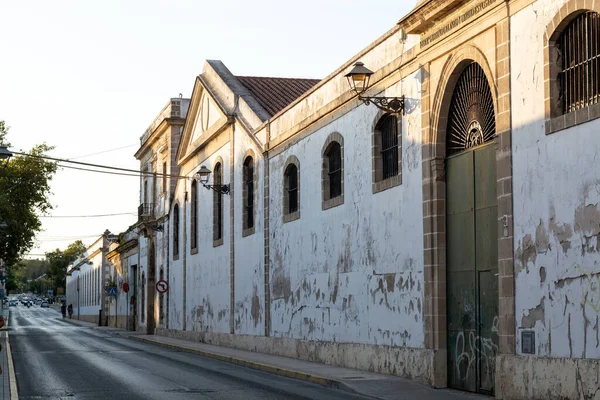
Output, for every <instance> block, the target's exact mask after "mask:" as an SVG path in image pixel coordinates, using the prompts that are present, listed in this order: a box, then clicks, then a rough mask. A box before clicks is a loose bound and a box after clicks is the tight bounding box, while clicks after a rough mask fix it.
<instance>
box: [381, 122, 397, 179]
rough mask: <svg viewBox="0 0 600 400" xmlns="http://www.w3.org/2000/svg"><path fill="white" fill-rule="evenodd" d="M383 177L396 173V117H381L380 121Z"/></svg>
mask: <svg viewBox="0 0 600 400" xmlns="http://www.w3.org/2000/svg"><path fill="white" fill-rule="evenodd" d="M379 132H380V134H381V162H382V172H383V179H387V178H390V177H392V176H396V175H398V118H396V117H395V116H393V115H387V116H385V117H383V120H382V121H381V122H380V126H379Z"/></svg>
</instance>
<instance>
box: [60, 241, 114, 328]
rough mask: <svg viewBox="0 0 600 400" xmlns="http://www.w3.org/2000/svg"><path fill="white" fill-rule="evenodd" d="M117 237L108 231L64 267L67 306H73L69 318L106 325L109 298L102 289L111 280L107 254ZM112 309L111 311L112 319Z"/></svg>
mask: <svg viewBox="0 0 600 400" xmlns="http://www.w3.org/2000/svg"><path fill="white" fill-rule="evenodd" d="M115 240H117V236H116V235H113V234H111V233H110V232H109V231H108V230H107V231H106V232H104V234H103V235H102V236H100V237H99V238H98V239H97V240H96V241H95V242H94V243H92V244H91V245H90V246H89V247H88V248H87V249H86V251H85V253H83V254H82V255H81V256H80V257H79V258H78V259H77V260H75V261H74V262H73V263H72V264H71V265H69V266H68V267H67V282H66V291H67V305H72V306H73V318H76V319H79V320H82V321H87V322H94V323H98V324H101V325H107V323H108V320H109V317H110V315H111V304H112V299H110V298H109V297H108V296H107V292H106V290H105V287H106V286H107V284H108V282H109V281H114V280H115V273H114V266H113V265H112V264H111V263H110V262H109V260H108V258H107V254H108V252H109V249H108V248H109V246H110V243H111V242H112V241H115ZM115 312H116V311H115V308H114V306H113V308H112V315H113V318H114V316H115Z"/></svg>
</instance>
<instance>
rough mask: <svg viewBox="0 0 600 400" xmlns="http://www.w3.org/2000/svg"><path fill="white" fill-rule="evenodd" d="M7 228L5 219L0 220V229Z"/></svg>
mask: <svg viewBox="0 0 600 400" xmlns="http://www.w3.org/2000/svg"><path fill="white" fill-rule="evenodd" d="M3 228H8V224H7V223H6V222H5V221H2V222H0V229H3Z"/></svg>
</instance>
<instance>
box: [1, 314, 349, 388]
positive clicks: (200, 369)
mask: <svg viewBox="0 0 600 400" xmlns="http://www.w3.org/2000/svg"><path fill="white" fill-rule="evenodd" d="M10 311H11V315H10V324H9V330H8V331H9V336H10V343H11V347H12V355H13V359H14V365H15V373H16V377H17V384H18V389H19V398H20V399H62V398H65V397H69V398H75V399H77V398H81V399H228V400H229V399H233V400H235V399H295V398H308V399H359V398H361V397H358V396H353V395H351V394H350V393H346V392H341V391H337V390H332V389H327V388H324V387H320V386H317V385H312V384H309V383H305V382H300V381H295V380H292V379H287V378H283V377H279V376H275V375H271V374H269V373H265V372H261V371H256V370H252V369H247V368H244V367H239V366H236V365H233V364H229V363H224V362H220V361H216V360H212V359H207V358H203V357H200V356H197V355H192V354H188V353H182V352H178V351H174V350H169V349H164V348H161V347H157V346H154V345H151V344H145V343H140V342H136V341H133V340H131V339H127V338H124V337H120V336H116V335H113V334H110V333H107V332H105V331H102V330H97V329H92V328H87V327H79V326H74V325H72V324H70V323H68V322H65V321H62V320H61V316H60V313H59V312H57V311H56V310H54V309H47V308H43V309H42V308H39V307H38V306H33V307H32V308H29V309H28V308H26V307H24V306H22V305H19V306H17V307H10Z"/></svg>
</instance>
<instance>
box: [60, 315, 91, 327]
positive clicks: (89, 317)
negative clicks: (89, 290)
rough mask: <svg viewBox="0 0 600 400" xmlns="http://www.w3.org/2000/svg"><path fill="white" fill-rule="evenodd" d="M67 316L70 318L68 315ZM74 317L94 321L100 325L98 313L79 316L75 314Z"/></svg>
mask: <svg viewBox="0 0 600 400" xmlns="http://www.w3.org/2000/svg"><path fill="white" fill-rule="evenodd" d="M67 318H69V317H68V316H67ZM73 319H78V320H80V321H85V322H92V323H94V324H96V325H98V314H96V315H80V316H79V317H78V316H76V315H73Z"/></svg>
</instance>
